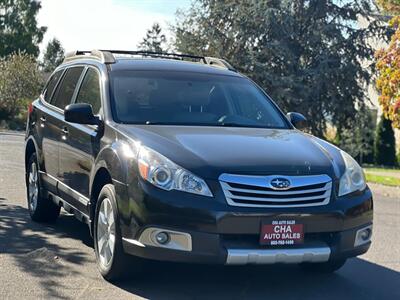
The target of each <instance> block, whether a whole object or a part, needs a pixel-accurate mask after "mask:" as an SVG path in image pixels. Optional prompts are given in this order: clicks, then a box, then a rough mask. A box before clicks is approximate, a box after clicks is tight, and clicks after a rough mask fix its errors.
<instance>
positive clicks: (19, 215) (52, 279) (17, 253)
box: [0, 198, 93, 298]
mask: <svg viewBox="0 0 400 300" xmlns="http://www.w3.org/2000/svg"><path fill="white" fill-rule="evenodd" d="M7 202H8V201H7V200H6V199H4V198H0V254H11V255H12V257H13V258H14V261H15V263H16V265H17V266H18V268H20V269H21V270H22V271H23V272H26V273H28V274H30V275H31V276H33V277H36V278H38V279H39V282H40V285H41V286H42V288H43V289H44V290H46V291H47V294H48V296H49V298H53V297H56V298H60V297H61V296H60V294H59V293H58V289H59V288H60V287H62V282H63V280H62V277H64V276H71V274H72V275H74V274H75V273H77V271H76V270H75V269H74V268H71V265H74V264H78V265H80V264H85V263H86V262H87V261H88V260H89V259H92V257H88V256H87V254H86V253H84V252H81V251H79V250H74V249H71V247H68V248H67V247H63V245H62V244H57V243H53V242H52V237H57V238H71V239H76V240H81V241H82V242H83V243H85V244H86V245H87V246H89V247H92V244H93V242H92V239H91V237H90V234H89V230H88V228H87V225H85V224H83V223H80V222H79V221H77V220H76V219H75V218H74V217H73V216H70V215H61V216H60V218H59V219H58V220H57V222H56V223H54V224H40V223H35V222H33V221H31V220H30V217H29V212H28V210H27V209H26V208H24V207H21V206H18V205H11V204H8V203H7ZM6 203H7V204H6ZM61 298H62V297H61Z"/></svg>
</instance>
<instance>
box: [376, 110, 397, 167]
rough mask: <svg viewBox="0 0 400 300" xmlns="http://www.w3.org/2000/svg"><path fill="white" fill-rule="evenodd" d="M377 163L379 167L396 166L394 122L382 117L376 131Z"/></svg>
mask: <svg viewBox="0 0 400 300" xmlns="http://www.w3.org/2000/svg"><path fill="white" fill-rule="evenodd" d="M374 148H375V163H376V164H377V165H385V166H395V165H396V143H395V137H394V131H393V128H392V122H391V121H390V120H388V119H386V118H385V117H384V116H382V118H381V120H380V121H379V124H378V127H377V129H376V137H375V145H374Z"/></svg>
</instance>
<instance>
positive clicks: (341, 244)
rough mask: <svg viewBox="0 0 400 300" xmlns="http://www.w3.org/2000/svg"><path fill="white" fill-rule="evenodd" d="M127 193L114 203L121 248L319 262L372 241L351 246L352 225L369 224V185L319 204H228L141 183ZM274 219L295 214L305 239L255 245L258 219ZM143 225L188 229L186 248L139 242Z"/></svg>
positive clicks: (154, 255)
mask: <svg viewBox="0 0 400 300" xmlns="http://www.w3.org/2000/svg"><path fill="white" fill-rule="evenodd" d="M126 188H127V189H129V186H128V187H126ZM128 194H129V195H135V200H133V198H132V199H129V202H128V203H127V204H126V206H127V207H122V206H120V207H119V209H120V215H121V224H120V225H121V226H120V227H121V233H122V237H123V247H124V250H125V252H126V253H128V254H132V255H135V256H139V257H143V258H148V259H155V260H162V261H176V262H189V263H210V264H268V263H301V262H323V261H327V260H330V259H340V258H348V257H354V256H357V255H360V254H362V253H365V252H366V251H367V250H368V248H369V247H370V244H371V242H370V241H368V242H367V243H364V244H362V245H360V246H355V238H356V233H357V231H358V230H360V229H362V228H365V227H367V226H370V225H372V219H373V201H372V194H371V191H370V190H369V189H368V188H367V189H366V190H365V191H363V192H362V193H357V194H352V195H349V196H347V197H341V198H334V197H332V199H331V201H330V202H329V204H327V205H324V206H318V207H317V206H316V207H306V208H286V209H282V208H279V209H278V208H274V209H272V208H269V209H260V208H238V207H229V206H227V205H226V202H225V199H224V197H223V195H219V194H217V195H215V198H207V197H201V196H196V195H190V194H188V195H186V193H180V192H174V191H171V192H165V191H160V190H158V189H155V188H153V187H152V186H148V185H146V184H144V185H143V186H141V188H140V189H136V190H134V191H132V190H131V191H130V192H129V193H128ZM120 201H121V202H120V203H123V202H122V201H123V199H120ZM121 207H122V209H121ZM274 219H295V220H296V223H300V224H303V225H304V233H305V240H304V244H303V245H301V246H286V247H279V246H269V247H266V246H260V244H259V235H260V227H261V223H262V222H265V221H270V220H274ZM148 228H160V229H166V230H171V231H176V232H182V233H185V234H188V235H190V238H191V250H190V251H182V250H176V249H168V248H166V247H156V246H149V245H145V244H143V243H141V242H140V241H139V240H140V237H141V234H142V233H143V232H144V231H146V229H148Z"/></svg>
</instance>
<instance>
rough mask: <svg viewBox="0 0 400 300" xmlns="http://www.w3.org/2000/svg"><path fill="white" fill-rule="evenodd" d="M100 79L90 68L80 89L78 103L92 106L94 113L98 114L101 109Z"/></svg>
mask: <svg viewBox="0 0 400 300" xmlns="http://www.w3.org/2000/svg"><path fill="white" fill-rule="evenodd" d="M99 80H100V78H99V74H98V73H97V72H96V70H94V69H92V68H89V69H88V71H87V72H86V75H85V78H84V79H83V81H82V85H81V88H80V89H79V92H78V96H77V97H76V103H88V104H90V105H92V109H93V113H94V114H98V113H99V111H100V108H101V94H100V81H99Z"/></svg>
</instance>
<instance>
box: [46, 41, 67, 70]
mask: <svg viewBox="0 0 400 300" xmlns="http://www.w3.org/2000/svg"><path fill="white" fill-rule="evenodd" d="M63 60H64V48H63V47H62V45H61V43H60V41H59V40H58V39H56V38H54V39H52V40H51V41H49V43H48V44H47V46H46V50H45V52H44V56H43V61H42V63H41V66H42V68H43V71H44V72H45V73H50V72H53V71H54V69H55V68H56V67H57V66H58V65H60V64H61V63H62V62H63Z"/></svg>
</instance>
